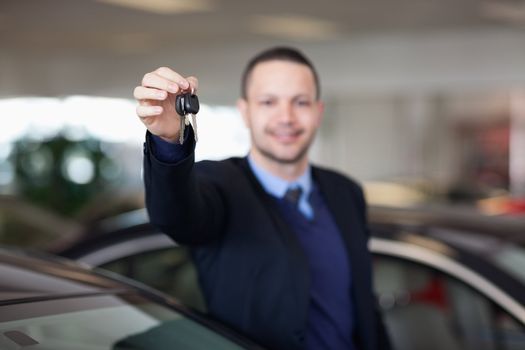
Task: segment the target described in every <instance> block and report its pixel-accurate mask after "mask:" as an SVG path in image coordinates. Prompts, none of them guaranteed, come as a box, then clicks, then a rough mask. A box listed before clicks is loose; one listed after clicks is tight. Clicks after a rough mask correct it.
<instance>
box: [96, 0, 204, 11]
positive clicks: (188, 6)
mask: <svg viewBox="0 0 525 350" xmlns="http://www.w3.org/2000/svg"><path fill="white" fill-rule="evenodd" d="M97 1H99V2H104V3H107V4H111V5H116V6H123V7H128V8H132V9H135V10H140V11H147V12H153V13H157V14H174V13H188V12H203V11H211V10H213V8H214V6H213V4H212V1H211V0H147V1H145V0H97Z"/></svg>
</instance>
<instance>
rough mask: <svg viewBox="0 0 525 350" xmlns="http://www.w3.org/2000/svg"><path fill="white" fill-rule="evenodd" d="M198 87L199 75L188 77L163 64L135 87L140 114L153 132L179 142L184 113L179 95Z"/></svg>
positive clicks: (173, 141) (138, 113) (134, 94)
mask: <svg viewBox="0 0 525 350" xmlns="http://www.w3.org/2000/svg"><path fill="white" fill-rule="evenodd" d="M197 87H198V80H197V78H195V77H187V78H184V77H182V76H181V75H180V74H179V73H177V72H175V71H173V70H171V69H170V68H166V67H160V68H158V69H156V70H155V71H153V72H150V73H146V74H145V75H144V78H142V84H141V85H140V86H137V87H136V88H135V90H134V91H133V96H134V97H135V99H136V100H137V101H138V102H139V105H138V106H137V115H138V116H139V118H140V120H141V121H142V122H143V123H144V125H146V128H148V130H149V131H150V132H151V133H152V134H153V135H157V136H159V137H161V138H162V139H164V140H166V141H168V142H172V143H177V142H178V140H179V133H180V116H179V115H178V114H177V111H176V110H175V97H176V96H177V95H178V94H180V93H182V92H185V91H193V92H194V91H196V90H197Z"/></svg>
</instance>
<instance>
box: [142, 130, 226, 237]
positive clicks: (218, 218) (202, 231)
mask: <svg viewBox="0 0 525 350" xmlns="http://www.w3.org/2000/svg"><path fill="white" fill-rule="evenodd" d="M188 142H193V145H192V147H191V152H190V154H189V155H188V156H186V157H185V158H183V159H181V160H179V161H178V162H176V163H174V164H170V163H163V162H161V161H160V160H158V159H157V158H156V157H155V155H154V154H153V152H152V140H151V134H149V133H147V134H146V142H145V143H144V168H143V171H144V173H143V178H144V187H145V196H146V208H147V210H148V214H149V218H150V222H151V223H152V224H153V225H154V226H156V227H157V228H159V229H160V230H161V231H162V232H164V233H166V234H168V235H169V236H170V237H171V238H173V239H174V240H175V241H176V242H178V243H181V244H205V243H209V242H212V241H214V240H217V239H219V237H220V234H221V232H222V228H223V225H224V221H225V220H224V217H225V213H224V210H225V209H224V203H223V199H222V197H221V195H220V190H219V189H218V188H217V187H216V186H215V185H213V184H212V183H211V182H210V181H206V180H205V179H204V178H202V177H199V176H198V174H197V173H196V171H195V166H194V165H195V153H194V148H195V145H194V140H193V137H189V140H188Z"/></svg>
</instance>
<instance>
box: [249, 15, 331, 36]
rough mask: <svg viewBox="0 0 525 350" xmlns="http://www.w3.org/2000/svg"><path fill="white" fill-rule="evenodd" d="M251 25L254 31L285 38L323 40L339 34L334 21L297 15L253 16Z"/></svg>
mask: <svg viewBox="0 0 525 350" xmlns="http://www.w3.org/2000/svg"><path fill="white" fill-rule="evenodd" d="M251 26H252V30H253V31H254V32H256V33H259V34H266V35H271V36H277V37H280V38H285V39H296V40H325V39H335V38H337V37H339V36H340V29H339V26H338V25H337V24H336V23H334V22H330V21H325V20H320V19H317V18H312V17H306V16H298V15H280V16H254V17H253V18H252V21H251Z"/></svg>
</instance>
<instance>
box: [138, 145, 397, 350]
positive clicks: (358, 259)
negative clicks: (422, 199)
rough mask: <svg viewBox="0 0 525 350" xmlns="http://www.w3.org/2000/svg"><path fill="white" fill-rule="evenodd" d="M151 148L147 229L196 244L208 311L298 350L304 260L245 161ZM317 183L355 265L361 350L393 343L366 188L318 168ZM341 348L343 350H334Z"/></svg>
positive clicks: (304, 302)
mask: <svg viewBox="0 0 525 350" xmlns="http://www.w3.org/2000/svg"><path fill="white" fill-rule="evenodd" d="M149 144H150V142H146V144H145V157H144V181H145V187H146V205H147V208H148V212H149V215H150V220H151V223H152V224H154V225H156V226H157V227H159V228H160V229H161V230H162V231H163V232H165V233H166V234H168V235H170V236H171V237H172V238H173V239H174V240H175V241H177V242H178V243H181V244H188V245H191V246H192V247H193V252H194V259H195V261H196V265H197V269H198V271H199V278H200V283H201V287H202V289H203V293H204V296H205V298H206V301H207V306H208V310H209V312H210V314H211V315H212V316H214V317H215V318H217V319H219V320H221V321H222V322H224V323H226V324H227V325H229V326H231V327H232V328H234V329H236V330H238V331H240V332H242V333H244V334H246V335H248V336H249V337H251V338H252V339H254V340H256V341H258V342H259V343H261V344H262V345H265V346H267V347H269V348H272V349H287V350H288V349H301V348H302V344H303V341H304V330H305V326H306V319H307V312H308V306H309V283H310V281H309V276H308V267H307V260H306V257H305V255H304V253H303V251H302V250H301V247H300V245H299V242H298V240H297V238H296V236H295V234H294V233H293V232H291V229H290V228H289V227H288V226H287V224H286V223H285V221H284V220H283V218H281V216H280V213H279V212H278V209H277V208H276V207H275V205H274V203H273V202H272V199H271V197H269V195H267V194H266V192H265V191H264V190H263V189H262V187H261V185H260V184H259V182H258V181H257V179H256V178H255V177H254V175H253V173H252V172H251V170H250V168H249V165H248V162H247V160H246V159H245V158H231V159H228V160H224V161H219V162H217V161H204V162H199V163H194V155H193V153H192V154H191V156H189V157H188V158H186V159H183V160H182V161H180V162H178V163H177V164H174V165H169V164H164V163H161V162H160V161H158V160H157V159H155V158H154V156H152V155H151V152H150V151H149V146H148V145H149ZM313 178H314V181H315V182H316V183H317V185H318V186H319V188H320V189H321V192H322V194H323V196H324V198H325V202H326V204H327V205H328V207H329V209H330V210H331V212H332V214H333V216H334V218H335V221H336V223H337V225H338V227H339V229H340V231H341V233H342V236H343V238H344V241H345V243H346V248H347V252H348V256H349V259H350V265H351V267H352V279H353V290H352V300H353V302H354V305H355V316H354V317H355V320H356V327H357V329H356V334H355V339H356V344H358V346H359V348H360V349H367V350H372V349H374V350H375V349H385V348H388V340H387V338H386V335H385V333H384V329H383V327H382V323H381V320H380V317H379V315H378V313H377V309H376V303H375V298H374V296H373V294H372V287H371V284H372V281H371V258H370V254H369V252H368V249H367V240H368V230H367V222H366V207H365V202H364V199H363V193H362V191H361V188H360V187H359V186H358V185H357V184H356V183H354V182H353V181H351V180H349V179H348V178H346V177H344V176H342V175H339V174H337V173H335V172H332V171H327V170H323V169H320V168H318V167H313ZM337 350H338V349H337Z"/></svg>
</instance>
